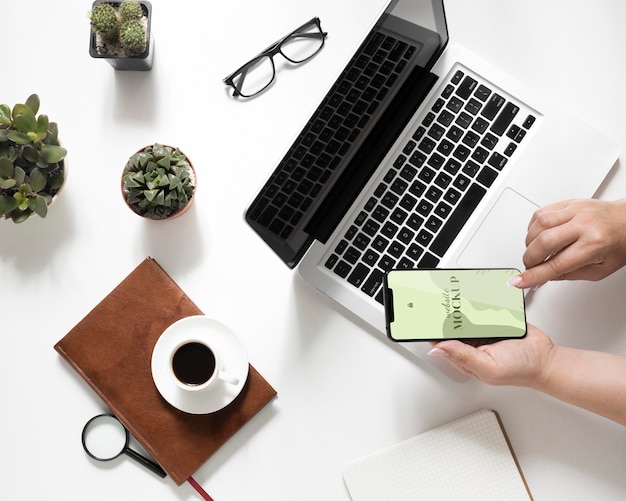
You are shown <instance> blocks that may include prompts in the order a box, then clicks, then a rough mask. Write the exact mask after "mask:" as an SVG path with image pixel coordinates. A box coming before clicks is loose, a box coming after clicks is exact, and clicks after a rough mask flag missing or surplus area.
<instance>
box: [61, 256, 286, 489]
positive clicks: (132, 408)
mask: <svg viewBox="0 0 626 501" xmlns="http://www.w3.org/2000/svg"><path fill="white" fill-rule="evenodd" d="M191 315H202V312H201V311H200V309H199V308H198V307H197V306H196V305H195V304H194V303H193V302H192V301H191V300H190V299H189V297H187V295H186V294H185V293H184V292H183V291H182V290H181V288H180V287H179V286H178V285H177V284H176V283H175V282H174V281H173V280H172V279H171V278H170V276H169V275H168V274H167V273H165V271H164V270H163V269H162V268H161V267H160V266H159V265H158V264H157V262H156V261H155V260H154V259H152V258H147V259H146V260H145V261H143V262H142V263H141V264H140V265H139V266H138V267H137V268H136V269H135V270H134V271H132V272H131V273H130V275H128V277H126V279H124V280H123V281H122V282H121V283H120V284H119V285H118V286H117V287H116V288H115V289H114V290H113V291H112V292H111V293H110V294H109V295H108V296H107V297H106V298H104V299H103V300H102V301H101V302H100V304H98V305H97V306H96V307H95V308H94V309H93V310H92V311H91V312H90V313H88V314H87V316H86V317H85V318H84V319H83V320H81V321H80V322H79V323H78V325H76V327H74V328H73V329H72V330H71V331H70V332H69V333H68V334H67V335H66V336H65V337H64V338H63V339H61V340H60V341H59V342H58V343H57V344H56V345H55V346H54V349H55V350H57V351H58V352H59V353H60V354H61V355H62V356H63V357H64V358H65V359H66V360H67V361H68V362H69V363H70V364H71V365H72V367H74V369H76V371H78V373H79V374H80V375H81V376H82V377H83V378H84V379H85V380H86V381H87V383H89V385H90V386H91V387H92V388H93V389H94V390H95V391H96V393H98V395H100V397H101V398H102V399H103V400H104V401H105V403H106V404H107V405H108V406H109V408H110V409H111V411H112V412H113V413H114V414H115V415H116V416H117V417H118V418H119V419H120V421H122V422H123V423H124V425H126V427H127V428H128V429H129V430H130V432H131V433H132V434H133V436H134V437H135V438H136V439H137V440H138V441H139V443H141V445H142V446H143V447H144V448H145V449H146V451H148V452H149V453H150V454H151V455H152V457H153V458H154V459H155V460H156V461H157V462H158V463H159V464H160V465H161V466H162V467H163V469H164V470H165V471H166V472H167V473H168V474H169V475H170V476H171V477H172V479H173V480H174V481H175V482H176V484H178V485H181V484H182V483H183V482H185V481H186V480H187V479H188V478H189V477H190V476H191V475H192V474H193V472H195V471H196V470H197V469H198V468H199V467H200V466H201V465H202V464H203V463H204V462H205V461H206V460H207V459H208V458H209V457H210V456H211V455H212V454H213V453H215V451H216V450H217V449H219V448H220V447H221V446H222V445H223V444H224V443H225V442H226V441H227V440H228V439H229V438H230V437H232V436H233V435H234V434H235V433H236V432H237V431H238V430H239V429H240V428H241V427H242V426H243V425H244V424H245V423H246V422H248V420H249V419H250V418H252V416H254V415H255V414H256V413H257V412H259V410H261V408H263V407H264V406H265V405H266V404H267V403H268V402H269V401H270V400H272V398H273V397H274V396H275V395H276V391H275V390H274V389H273V388H272V387H271V386H270V385H269V383H268V382H267V381H266V380H265V379H264V378H263V377H262V376H261V375H260V374H259V373H258V372H257V371H256V370H255V369H254V367H252V365H250V372H249V374H248V380H247V381H246V384H245V385H244V388H243V390H242V391H241V393H240V394H239V395H238V396H237V398H236V399H235V400H234V401H233V402H232V403H231V404H230V405H228V406H227V407H225V408H224V409H222V410H220V411H217V412H214V413H212V414H201V415H196V414H187V413H185V412H182V411H179V410H178V409H176V408H174V407H172V406H171V405H170V404H169V403H167V402H166V401H165V400H164V399H163V397H161V395H160V393H159V392H158V390H157V388H156V386H155V385H154V382H153V380H152V372H151V368H150V363H151V357H152V350H153V348H154V345H155V343H156V341H157V339H158V338H159V336H160V335H161V333H162V332H163V331H164V330H165V329H166V328H167V327H168V326H169V325H171V324H172V323H174V322H175V321H176V320H179V319H181V318H183V317H187V316H191Z"/></svg>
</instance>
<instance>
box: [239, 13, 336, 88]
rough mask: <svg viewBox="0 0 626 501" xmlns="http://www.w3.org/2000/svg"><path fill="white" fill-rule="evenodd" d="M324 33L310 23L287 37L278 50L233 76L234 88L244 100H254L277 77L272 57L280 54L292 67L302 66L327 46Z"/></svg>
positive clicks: (246, 66)
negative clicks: (247, 98)
mask: <svg viewBox="0 0 626 501" xmlns="http://www.w3.org/2000/svg"><path fill="white" fill-rule="evenodd" d="M324 36H325V35H324V33H322V31H321V30H320V27H319V25H318V24H317V23H315V22H311V23H308V24H306V25H305V26H303V27H302V28H300V29H299V30H296V31H294V32H293V33H291V34H290V35H288V36H287V37H285V38H284V39H283V40H282V41H281V42H280V44H279V46H278V48H277V49H278V50H277V51H274V52H270V51H268V53H267V54H262V55H260V56H257V57H256V58H254V59H253V60H252V61H250V62H249V63H248V64H246V65H245V66H244V67H243V68H242V69H241V70H239V72H238V73H237V74H236V75H234V76H233V79H232V81H233V86H234V87H235V89H237V92H238V93H239V94H240V95H241V96H243V97H251V96H254V95H255V94H258V93H259V92H261V91H262V90H264V89H265V88H266V87H267V86H268V85H269V84H271V83H272V81H273V80H274V76H275V72H276V71H275V68H274V62H273V60H272V55H273V54H274V53H276V52H280V53H281V54H282V55H283V56H284V57H285V58H286V59H287V60H289V61H291V62H292V63H302V62H304V61H306V60H307V59H309V58H311V57H313V56H314V55H315V54H317V53H318V52H319V51H320V49H321V48H322V47H323V45H324Z"/></svg>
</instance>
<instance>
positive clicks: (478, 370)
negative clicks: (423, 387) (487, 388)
mask: <svg viewBox="0 0 626 501" xmlns="http://www.w3.org/2000/svg"><path fill="white" fill-rule="evenodd" d="M554 352H555V345H554V344H553V343H552V341H551V340H550V338H549V337H548V336H547V335H546V334H545V333H544V332H543V331H541V330H540V329H538V328H537V327H535V326H534V325H530V324H528V332H527V334H526V337H524V338H522V339H506V340H503V341H497V342H495V343H493V344H483V345H481V346H477V347H474V346H471V345H469V344H467V343H464V342H462V341H441V342H439V343H437V344H435V346H434V348H433V349H432V350H431V351H430V352H429V355H431V356H441V357H446V359H447V360H448V361H449V362H450V363H451V364H452V365H453V366H454V367H456V369H458V370H459V371H460V372H462V373H463V374H466V375H467V376H470V377H473V378H476V379H478V380H479V381H482V382H484V383H488V384H492V385H514V386H530V387H532V386H536V383H537V382H538V381H539V380H540V379H541V377H542V375H543V374H544V373H546V372H547V368H548V367H549V364H550V361H551V358H552V356H553V354H554Z"/></svg>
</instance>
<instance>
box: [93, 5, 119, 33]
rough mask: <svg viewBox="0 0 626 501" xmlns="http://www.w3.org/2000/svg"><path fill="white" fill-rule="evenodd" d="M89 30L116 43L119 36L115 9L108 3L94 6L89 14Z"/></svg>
mask: <svg viewBox="0 0 626 501" xmlns="http://www.w3.org/2000/svg"><path fill="white" fill-rule="evenodd" d="M90 18H91V29H92V30H93V31H95V32H96V33H99V34H100V35H101V36H102V37H103V38H105V39H106V40H109V41H112V42H114V41H116V40H117V36H118V34H119V22H118V20H117V14H116V12H115V9H114V8H113V7H112V6H111V5H110V4H108V3H100V4H98V5H96V6H95V7H94V8H93V10H92V11H91V14H90Z"/></svg>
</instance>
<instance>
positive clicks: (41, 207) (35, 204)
mask: <svg viewBox="0 0 626 501" xmlns="http://www.w3.org/2000/svg"><path fill="white" fill-rule="evenodd" d="M28 208H29V209H30V210H32V211H33V212H34V213H35V214H37V215H38V216H39V217H46V215H47V214H48V204H47V203H46V199H45V198H44V197H42V196H40V195H37V196H36V197H33V198H29V199H28Z"/></svg>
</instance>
